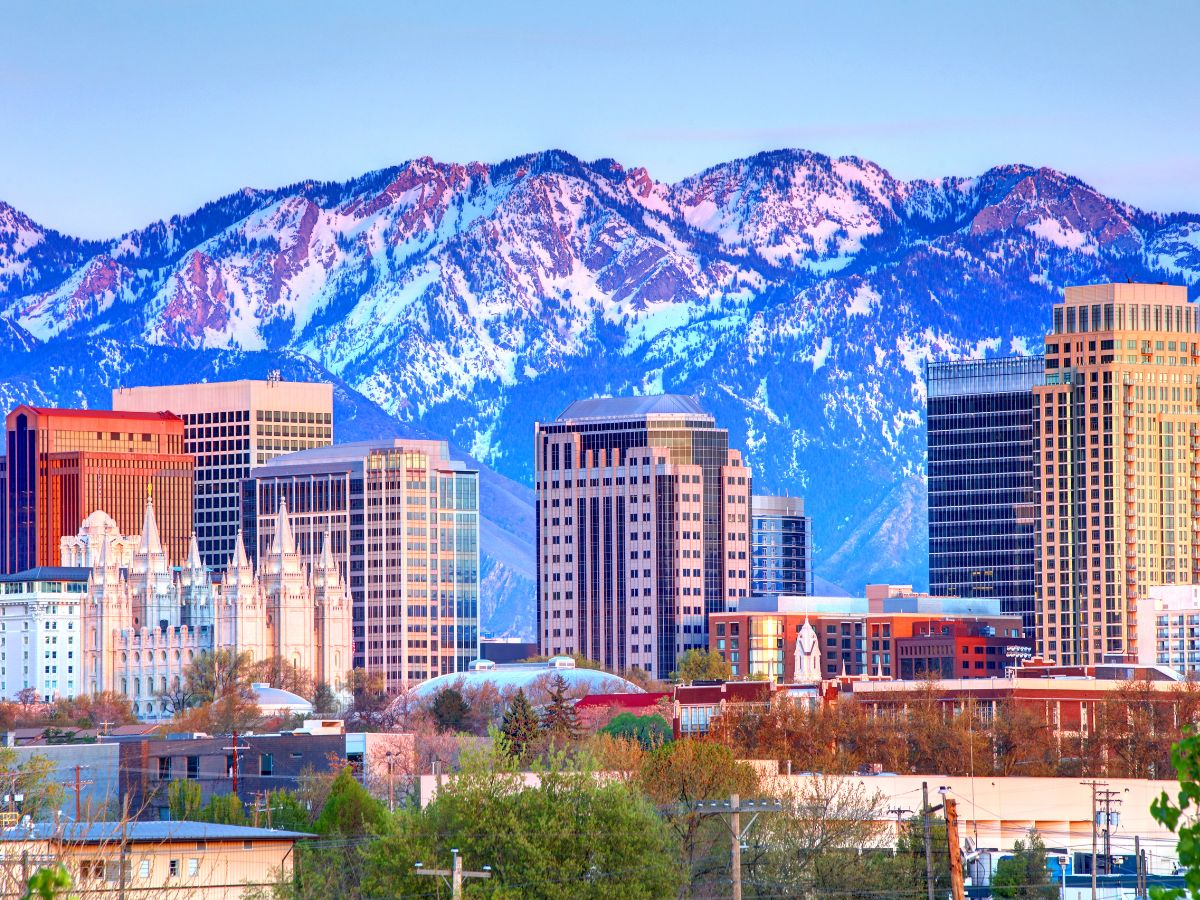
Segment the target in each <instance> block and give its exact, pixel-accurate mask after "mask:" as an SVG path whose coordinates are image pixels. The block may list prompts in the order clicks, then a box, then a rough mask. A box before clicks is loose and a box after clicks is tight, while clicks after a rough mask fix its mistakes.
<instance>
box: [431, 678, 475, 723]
mask: <svg viewBox="0 0 1200 900" xmlns="http://www.w3.org/2000/svg"><path fill="white" fill-rule="evenodd" d="M429 711H430V713H431V714H432V715H433V721H434V722H435V723H436V724H437V730H438V731H439V732H446V731H461V730H462V729H463V726H464V725H465V724H466V721H467V716H468V715H469V714H470V712H471V709H470V707H469V706H467V701H465V700H464V699H463V695H462V694H460V693H459V692H458V691H456V690H455V689H454V688H442V689H441V690H440V691H438V692H437V695H436V696H435V697H434V698H433V703H432V704H430V707H429Z"/></svg>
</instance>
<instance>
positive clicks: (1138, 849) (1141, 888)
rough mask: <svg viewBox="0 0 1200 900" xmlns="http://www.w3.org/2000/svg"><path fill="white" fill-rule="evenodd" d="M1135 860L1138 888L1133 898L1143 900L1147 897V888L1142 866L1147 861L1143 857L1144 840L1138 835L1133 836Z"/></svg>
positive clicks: (1135, 889) (1134, 891)
mask: <svg viewBox="0 0 1200 900" xmlns="http://www.w3.org/2000/svg"><path fill="white" fill-rule="evenodd" d="M1133 859H1134V862H1135V863H1136V864H1137V887H1135V888H1134V889H1133V896H1134V897H1135V898H1136V900H1142V898H1143V897H1145V896H1146V887H1145V884H1144V883H1143V880H1142V879H1143V878H1144V877H1145V870H1144V868H1143V865H1142V864H1143V863H1144V862H1145V861H1146V860H1145V859H1144V858H1143V857H1142V838H1141V836H1140V835H1136V834H1135V835H1134V836H1133Z"/></svg>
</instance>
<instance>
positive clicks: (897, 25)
mask: <svg viewBox="0 0 1200 900" xmlns="http://www.w3.org/2000/svg"><path fill="white" fill-rule="evenodd" d="M1198 28H1200V4H1196V3H1194V2H1157V3H1155V2H1139V3H1127V2H1122V3H1116V2H1105V0H1092V2H1088V3H1073V2H1065V0H1064V2H1045V0H1040V2H1025V0H1004V2H992V3H988V2H984V0H962V2H920V0H906V2H902V3H901V2H879V3H872V2H863V0H860V2H854V3H834V2H828V0H825V2H821V3H811V2H806V0H777V2H767V0H738V2H736V3H734V2H722V3H712V2H707V0H693V2H688V3H675V2H668V0H640V2H624V0H608V2H605V3H587V4H584V3H573V2H569V0H559V2H555V3H504V2H495V0H492V2H487V3H474V2H468V0H460V2H447V0H442V2H422V3H419V4H418V3H412V2H408V3H405V2H396V0H382V2H354V0H324V2H320V3H316V2H307V0H242V2H236V3H235V2H228V0H209V2H202V3H201V2H190V0H170V2H165V0H154V2H123V0H112V2H108V3H103V2H99V0H93V2H90V3H71V2H54V3H47V2H44V0H35V2H24V0H8V2H6V3H5V5H4V6H3V12H2V14H0V200H2V201H5V202H7V203H9V204H11V205H13V206H15V207H17V208H18V209H20V210H22V211H24V212H25V213H27V214H28V215H30V216H31V217H32V218H33V219H35V220H36V221H38V222H40V223H42V224H44V225H46V226H49V227H53V228H57V229H58V230H60V231H64V232H67V233H70V234H75V235H79V236H82V237H90V238H100V237H112V236H115V235H117V234H120V233H121V232H124V231H127V230H129V229H133V228H139V227H142V226H144V225H146V224H148V223H149V222H151V221H154V220H156V219H159V218H164V217H168V216H170V215H172V214H175V213H184V212H189V211H191V210H192V209H195V208H196V207H198V206H200V205H201V204H203V203H205V202H206V201H208V200H212V199H215V198H216V197H219V196H222V195H224V194H227V193H229V192H231V191H235V190H237V189H239V188H241V187H245V186H252V187H261V188H268V187H275V186H278V185H283V184H288V183H292V182H296V181H300V180H305V179H316V180H338V179H345V178H349V177H352V176H355V175H358V174H361V173H363V172H367V171H370V170H372V169H377V168H380V167H383V166H387V165H395V164H398V163H402V162H404V161H405V160H408V159H411V158H414V157H418V156H432V157H434V158H435V159H438V160H442V161H455V162H466V161H470V160H483V161H489V162H494V161H499V160H502V159H506V158H509V157H512V156H516V155H519V154H522V153H528V152H532V151H536V150H541V149H546V148H550V147H556V148H561V149H564V150H567V151H569V152H571V153H574V154H576V155H577V156H580V157H583V158H585V159H597V158H602V157H612V158H614V159H616V160H618V161H619V162H621V163H622V164H624V165H626V166H639V165H640V166H645V167H646V168H647V169H649V171H650V173H651V175H652V176H653V177H655V178H657V179H659V180H662V181H674V180H677V179H679V178H682V177H684V176H686V175H689V174H692V173H694V172H697V171H700V170H702V169H704V168H706V167H707V166H710V165H713V164H715V163H718V162H722V161H725V160H729V159H734V158H738V157H741V156H747V155H750V154H753V153H756V152H758V151H760V150H766V149H774V148H779V147H802V148H806V149H810V150H816V151H820V152H823V153H828V154H830V155H843V154H855V155H858V156H862V157H865V158H867V159H871V160H874V161H875V162H877V163H879V164H880V165H882V166H884V167H885V168H887V169H888V170H889V171H891V172H892V174H894V175H896V176H897V177H901V178H916V177H939V176H943V175H973V174H978V173H980V172H983V171H985V170H986V169H987V168H988V167H990V166H994V165H999V164H1004V163H1012V162H1023V163H1028V164H1031V165H1046V166H1052V167H1054V168H1058V169H1061V170H1063V171H1066V172H1069V173H1070V174H1073V175H1076V176H1078V177H1080V178H1082V179H1084V180H1085V181H1087V182H1088V183H1090V184H1092V185H1094V186H1095V187H1097V188H1099V189H1100V190H1102V191H1104V192H1105V193H1107V194H1109V195H1111V196H1115V197H1118V198H1120V199H1122V200H1125V201H1128V202H1130V203H1133V204H1135V205H1137V206H1140V207H1142V208H1145V209H1153V210H1159V211H1164V212H1169V211H1176V210H1191V211H1196V210H1200V91H1198V90H1197V88H1200V66H1198V65H1197V63H1196V61H1195V49H1194V46H1193V41H1194V36H1195V34H1196V33H1197V29H1198Z"/></svg>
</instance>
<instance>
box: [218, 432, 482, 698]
mask: <svg viewBox="0 0 1200 900" xmlns="http://www.w3.org/2000/svg"><path fill="white" fill-rule="evenodd" d="M281 501H286V503H287V508H288V515H289V517H290V523H291V528H292V532H293V535H294V539H295V542H296V549H297V551H298V552H299V553H300V554H301V556H302V557H303V558H304V559H305V561H307V562H310V563H315V562H316V561H317V559H318V557H319V555H320V554H321V553H322V552H323V547H325V546H328V547H329V552H330V554H331V555H332V557H333V559H334V560H335V561H336V562H337V563H338V564H340V565H341V566H343V567H344V569H345V570H346V571H347V572H348V578H349V581H350V593H351V595H352V596H353V599H354V617H353V633H354V666H355V668H365V669H366V670H367V671H369V672H382V673H383V674H384V675H385V677H386V679H387V686H388V688H389V689H399V688H402V687H404V686H410V685H414V684H418V683H420V682H422V681H425V680H427V679H429V678H434V677H436V676H438V675H445V674H448V673H452V672H465V671H467V668H468V666H469V665H470V664H471V662H472V661H473V660H475V659H477V658H478V657H479V473H478V472H477V471H475V470H473V469H470V468H468V467H467V466H466V464H465V463H463V462H461V461H459V460H455V459H451V458H450V451H449V448H448V446H447V444H446V443H445V442H444V441H420V440H392V441H366V442H362V443H351V444H337V445H335V446H332V447H321V448H316V449H311V450H302V451H300V452H298V453H288V454H285V455H283V456H278V457H276V458H275V459H272V460H271V461H270V462H268V463H267V464H266V465H263V466H259V467H257V468H255V469H254V470H253V471H252V472H251V477H250V478H249V479H248V480H247V481H246V482H244V483H243V486H242V530H243V535H244V540H245V546H246V550H247V552H248V553H250V554H251V555H252V556H254V557H255V558H256V559H263V558H264V557H265V554H266V551H267V548H268V547H270V546H271V541H272V539H273V538H274V535H275V513H276V510H278V508H279V504H280V502H281Z"/></svg>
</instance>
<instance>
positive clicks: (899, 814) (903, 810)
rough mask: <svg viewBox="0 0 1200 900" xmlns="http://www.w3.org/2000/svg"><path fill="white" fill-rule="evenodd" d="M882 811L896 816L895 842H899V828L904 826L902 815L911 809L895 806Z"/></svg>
mask: <svg viewBox="0 0 1200 900" xmlns="http://www.w3.org/2000/svg"><path fill="white" fill-rule="evenodd" d="M884 812H886V813H888V814H889V815H893V816H895V817H896V843H900V829H901V828H903V827H904V815H905V814H906V813H911V812H912V810H911V809H906V808H904V807H901V806H897V807H895V808H893V809H888V810H884Z"/></svg>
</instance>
